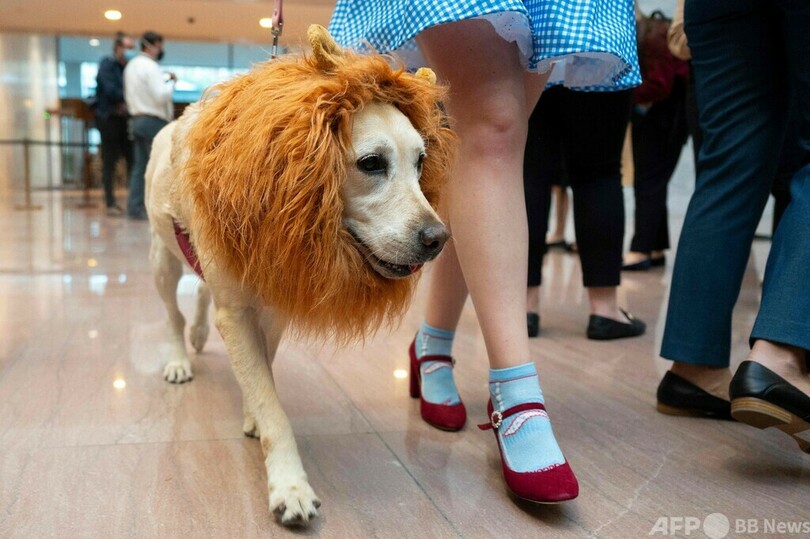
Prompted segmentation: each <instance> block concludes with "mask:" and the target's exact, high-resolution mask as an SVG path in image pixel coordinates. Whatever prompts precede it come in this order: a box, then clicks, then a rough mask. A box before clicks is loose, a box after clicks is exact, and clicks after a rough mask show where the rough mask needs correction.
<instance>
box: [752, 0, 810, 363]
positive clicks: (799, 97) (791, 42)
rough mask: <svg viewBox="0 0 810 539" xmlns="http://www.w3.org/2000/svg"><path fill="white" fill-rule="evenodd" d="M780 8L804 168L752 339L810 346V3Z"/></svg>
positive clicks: (793, 187)
mask: <svg viewBox="0 0 810 539" xmlns="http://www.w3.org/2000/svg"><path fill="white" fill-rule="evenodd" d="M780 6H781V7H782V9H783V10H784V15H785V16H784V29H785V30H784V44H785V52H786V56H787V58H788V73H789V79H788V80H789V81H790V89H791V91H792V92H793V97H794V102H793V104H794V105H796V106H795V108H794V109H793V110H792V112H793V113H794V114H796V115H797V117H796V118H793V120H795V121H796V123H797V126H798V127H797V128H798V139H799V140H798V147H799V156H798V157H799V162H800V163H801V164H803V167H802V168H800V169H799V171H798V172H797V173H796V175H795V176H793V179H792V180H791V183H790V193H791V200H790V203H789V204H788V205H787V207H786V208H785V213H784V214H783V215H782V219H781V220H780V221H779V226H778V227H777V229H776V232H775V234H774V238H773V244H772V245H771V252H770V256H769V257H768V265H767V267H766V268H765V280H764V283H763V288H762V305H761V306H760V309H759V314H758V315H757V320H756V323H755V324H754V329H753V331H752V332H751V342H752V343H753V341H754V340H756V339H767V340H769V341H773V342H777V343H783V344H789V345H792V346H797V347H799V348H804V349H805V350H810V33H808V29H810V3H808V2H806V1H795V0H785V1H783V2H780Z"/></svg>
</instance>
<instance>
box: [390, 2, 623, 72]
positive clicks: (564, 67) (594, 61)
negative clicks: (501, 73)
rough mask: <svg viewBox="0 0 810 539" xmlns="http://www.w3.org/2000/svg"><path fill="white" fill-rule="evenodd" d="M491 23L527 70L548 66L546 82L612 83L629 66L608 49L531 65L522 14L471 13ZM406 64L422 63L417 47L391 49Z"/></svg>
mask: <svg viewBox="0 0 810 539" xmlns="http://www.w3.org/2000/svg"><path fill="white" fill-rule="evenodd" d="M475 18H476V19H483V20H486V21H488V22H489V23H490V24H492V26H493V28H495V31H496V32H497V33H498V35H499V36H501V38H503V39H504V40H506V41H507V42H510V43H515V44H517V47H518V53H519V55H520V63H521V65H522V66H523V67H524V68H525V69H526V70H527V71H531V72H535V73H546V72H548V71H549V70H552V71H551V75H550V76H549V80H548V84H549V85H558V84H562V85H564V86H567V87H569V88H585V87H593V86H612V85H614V84H615V83H616V82H617V81H618V79H619V78H620V77H621V76H622V75H624V74H625V73H626V72H627V70H628V69H629V68H630V66H629V65H628V64H627V63H626V62H625V61H624V60H622V59H621V58H620V57H618V56H616V55H615V54H611V53H608V52H578V53H572V54H565V55H562V56H556V57H551V58H545V59H541V60H540V61H539V62H537V64H536V65H534V66H533V65H532V56H533V54H534V44H533V42H532V29H531V26H530V25H529V20H528V19H527V18H526V15H525V14H523V13H519V12H517V11H501V12H497V13H490V14H486V15H480V16H478V17H475ZM395 54H396V55H397V56H399V57H400V58H401V59H402V60H403V61H404V62H405V65H407V66H408V67H414V68H415V67H421V66H423V65H425V61H424V58H423V57H422V55H421V54H420V52H419V48H418V47H416V46H415V44H414V46H412V47H407V46H406V47H401V48H400V49H398V50H396V51H395Z"/></svg>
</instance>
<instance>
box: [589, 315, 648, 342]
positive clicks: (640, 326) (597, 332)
mask: <svg viewBox="0 0 810 539" xmlns="http://www.w3.org/2000/svg"><path fill="white" fill-rule="evenodd" d="M619 310H620V311H621V312H622V314H623V315H624V316H625V318H627V322H619V321H618V320H614V319H612V318H607V317H605V316H599V315H598V314H592V315H591V317H590V318H589V319H588V338H589V339H593V340H595V341H609V340H612V339H623V338H625V337H637V336H639V335H641V334H643V333H644V331H645V330H646V329H647V324H645V323H644V322H642V321H641V320H639V319H638V318H636V317H634V316H633V315H632V314H630V313H628V312H627V311H625V310H624V309H619Z"/></svg>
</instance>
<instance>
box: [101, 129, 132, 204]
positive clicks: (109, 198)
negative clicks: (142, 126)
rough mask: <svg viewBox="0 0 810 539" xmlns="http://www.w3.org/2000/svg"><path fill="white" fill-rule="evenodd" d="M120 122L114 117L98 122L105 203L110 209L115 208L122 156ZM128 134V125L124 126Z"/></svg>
mask: <svg viewBox="0 0 810 539" xmlns="http://www.w3.org/2000/svg"><path fill="white" fill-rule="evenodd" d="M120 123H121V122H120V121H116V118H115V117H114V116H111V117H109V118H105V119H99V120H98V130H99V133H100V134H101V181H102V183H103V185H104V202H105V203H106V204H107V207H108V208H111V207H113V206H115V192H114V185H113V184H114V182H115V165H116V163H118V158H119V157H120V156H121V145H120V142H119V140H120V133H119V132H118V131H119V129H120ZM124 130H125V133H126V124H124Z"/></svg>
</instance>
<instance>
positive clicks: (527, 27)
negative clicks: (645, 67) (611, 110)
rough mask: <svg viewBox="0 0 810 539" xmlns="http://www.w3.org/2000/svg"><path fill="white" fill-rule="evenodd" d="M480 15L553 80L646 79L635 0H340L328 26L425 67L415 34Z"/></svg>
mask: <svg viewBox="0 0 810 539" xmlns="http://www.w3.org/2000/svg"><path fill="white" fill-rule="evenodd" d="M474 18H480V19H485V20H487V21H489V22H490V23H492V25H493V26H494V27H495V30H496V31H497V32H498V34H499V35H500V36H501V37H502V38H504V39H506V40H507V41H514V42H515V43H517V45H518V49H519V51H520V56H521V62H522V64H523V66H524V67H525V68H526V69H527V70H529V71H534V72H543V73H544V72H546V71H548V70H549V69H552V72H551V76H550V78H549V85H550V86H553V85H559V84H563V85H565V86H567V87H569V88H574V89H577V90H595V91H599V90H603V91H604V90H622V89H625V88H631V87H633V86H637V85H639V84H640V83H641V75H640V73H639V67H638V51H637V48H636V30H635V28H636V26H635V18H634V11H633V0H523V1H521V0H477V1H476V0H458V1H452V0H338V2H337V6H336V7H335V11H334V14H333V15H332V21H331V23H330V25H329V31H330V33H331V34H332V36H333V37H334V38H335V40H336V41H337V42H338V43H339V44H341V45H342V46H344V47H351V48H354V49H356V50H358V51H371V50H375V51H377V52H381V53H394V52H395V54H396V55H398V56H399V57H400V58H401V59H402V60H403V61H404V62H405V63H406V65H408V66H409V67H419V66H421V65H424V61H423V60H422V59H421V56H420V55H419V49H418V47H417V45H416V42H415V41H414V37H415V36H416V35H417V34H419V33H420V32H421V31H423V30H425V29H426V28H429V27H431V26H436V25H439V24H446V23H450V22H454V21H461V20H466V19H474Z"/></svg>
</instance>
